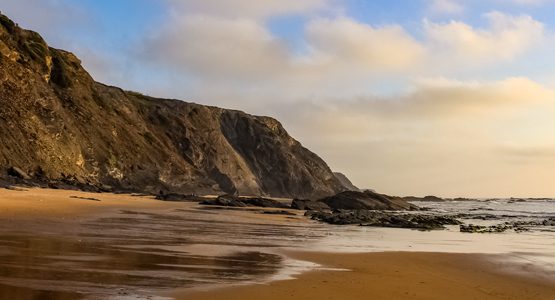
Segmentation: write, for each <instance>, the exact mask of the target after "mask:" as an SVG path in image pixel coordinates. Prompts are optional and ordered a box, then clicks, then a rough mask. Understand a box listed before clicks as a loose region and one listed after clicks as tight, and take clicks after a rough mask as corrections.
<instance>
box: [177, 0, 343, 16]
mask: <svg viewBox="0 0 555 300" xmlns="http://www.w3.org/2000/svg"><path fill="white" fill-rule="evenodd" d="M167 1H168V2H169V3H170V5H172V7H173V8H174V9H175V10H177V11H178V12H179V13H185V14H203V15H211V16H218V17H233V18H236V17H239V18H266V17H270V16H279V15H287V14H303V13H312V12H314V11H315V10H322V9H326V8H329V7H330V5H331V2H332V1H330V0H302V1H298V0H265V1H252V0H226V1H220V0H167Z"/></svg>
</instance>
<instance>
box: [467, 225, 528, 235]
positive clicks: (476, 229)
mask: <svg viewBox="0 0 555 300" xmlns="http://www.w3.org/2000/svg"><path fill="white" fill-rule="evenodd" d="M519 228H521V227H519ZM509 229H514V226H512V225H508V224H500V225H492V226H482V225H473V224H468V225H464V224H461V225H460V231H461V232H466V233H501V232H505V231H507V230H509ZM521 229H522V228H521ZM520 231H523V230H520Z"/></svg>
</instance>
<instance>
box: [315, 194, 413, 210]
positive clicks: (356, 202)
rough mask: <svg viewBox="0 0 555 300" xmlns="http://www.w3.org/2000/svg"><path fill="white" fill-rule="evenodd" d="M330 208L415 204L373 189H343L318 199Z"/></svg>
mask: <svg viewBox="0 0 555 300" xmlns="http://www.w3.org/2000/svg"><path fill="white" fill-rule="evenodd" d="M319 201H320V202H323V203H325V204H326V205H328V206H329V207H330V208H332V209H343V210H416V209H418V207H417V206H415V205H413V204H410V203H408V202H407V201H405V200H403V199H402V198H400V197H393V196H387V195H383V194H378V193H375V192H373V191H364V192H355V191H345V192H341V193H339V194H337V195H334V196H329V197H326V198H323V199H321V200H319Z"/></svg>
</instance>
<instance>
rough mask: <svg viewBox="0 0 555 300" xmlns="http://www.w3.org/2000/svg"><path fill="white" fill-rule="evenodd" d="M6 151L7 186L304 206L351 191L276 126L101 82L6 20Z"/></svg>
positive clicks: (2, 136) (2, 133) (0, 27)
mask: <svg viewBox="0 0 555 300" xmlns="http://www.w3.org/2000/svg"><path fill="white" fill-rule="evenodd" d="M0 141H1V143H0V178H4V179H5V180H6V179H8V178H10V176H9V175H8V174H11V175H17V176H18V177H27V179H26V181H30V182H39V183H51V184H52V183H53V182H54V183H63V184H67V185H74V186H81V187H98V188H102V189H106V190H129V191H143V192H152V193H157V192H158V191H159V190H166V191H174V192H183V193H199V194H202V193H237V194H241V195H266V196H274V197H302V198H316V197H322V196H328V195H332V194H335V193H337V192H340V191H343V190H345V189H346V188H345V187H343V185H342V184H341V182H340V181H339V180H338V179H337V178H336V177H335V176H334V174H333V173H332V171H331V170H330V168H329V167H328V166H327V165H326V163H325V162H324V161H323V160H322V159H321V158H319V157H318V156H317V155H316V154H314V153H312V152H311V151H309V150H308V149H306V148H304V147H303V146H302V145H301V144H300V143H299V142H298V141H296V140H295V139H293V138H292V137H291V136H289V134H288V133H287V132H286V130H285V129H284V128H283V127H282V125H281V124H280V123H279V122H278V121H276V120H275V119H272V118H269V117H260V116H252V115H249V114H247V113H244V112H241V111H235V110H227V109H221V108H216V107H209V106H204V105H199V104H194V103H187V102H183V101H178V100H168V99H157V98H153V97H148V96H144V95H141V94H138V93H134V92H128V91H124V90H122V89H120V88H117V87H111V86H107V85H104V84H101V83H98V82H95V81H94V80H93V78H91V76H90V75H89V74H88V73H87V72H86V70H85V69H84V68H83V67H82V66H81V62H80V60H79V59H78V58H77V57H76V56H75V55H73V54H72V53H69V52H66V51H63V50H58V49H54V48H51V47H49V46H48V45H47V43H46V42H45V41H44V40H43V39H42V37H41V36H40V35H39V34H37V33H35V32H32V31H29V30H24V29H21V28H20V27H19V26H17V25H16V24H14V23H13V22H12V21H11V20H9V19H8V18H7V17H5V16H3V15H0ZM20 173H25V174H20Z"/></svg>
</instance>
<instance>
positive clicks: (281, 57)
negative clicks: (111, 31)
mask: <svg viewBox="0 0 555 300" xmlns="http://www.w3.org/2000/svg"><path fill="white" fill-rule="evenodd" d="M146 45H147V49H145V50H146V53H148V55H149V56H150V58H151V59H154V60H157V61H159V62H162V63H164V64H166V65H168V66H171V67H176V68H179V69H181V70H184V71H186V72H190V73H194V74H197V75H199V76H208V77H210V78H213V79H216V78H225V77H228V78H229V77H236V76H237V77H239V78H242V76H250V77H249V78H255V77H256V76H258V75H259V74H261V73H266V72H272V71H273V72H278V71H279V70H280V69H282V68H284V67H285V65H284V64H286V63H287V55H288V51H287V49H286V47H285V45H284V44H282V43H281V42H280V41H279V40H277V39H276V38H275V37H273V36H272V34H271V33H270V32H268V30H267V29H266V28H265V27H264V26H262V25H260V24H259V23H257V22H254V21H252V20H249V19H223V18H215V17H210V16H203V15H188V16H186V17H178V16H176V17H175V18H174V19H173V21H172V22H171V23H169V24H168V25H166V26H165V27H163V28H162V30H160V31H159V34H156V35H154V36H152V37H151V38H150V39H148V40H147V43H146Z"/></svg>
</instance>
